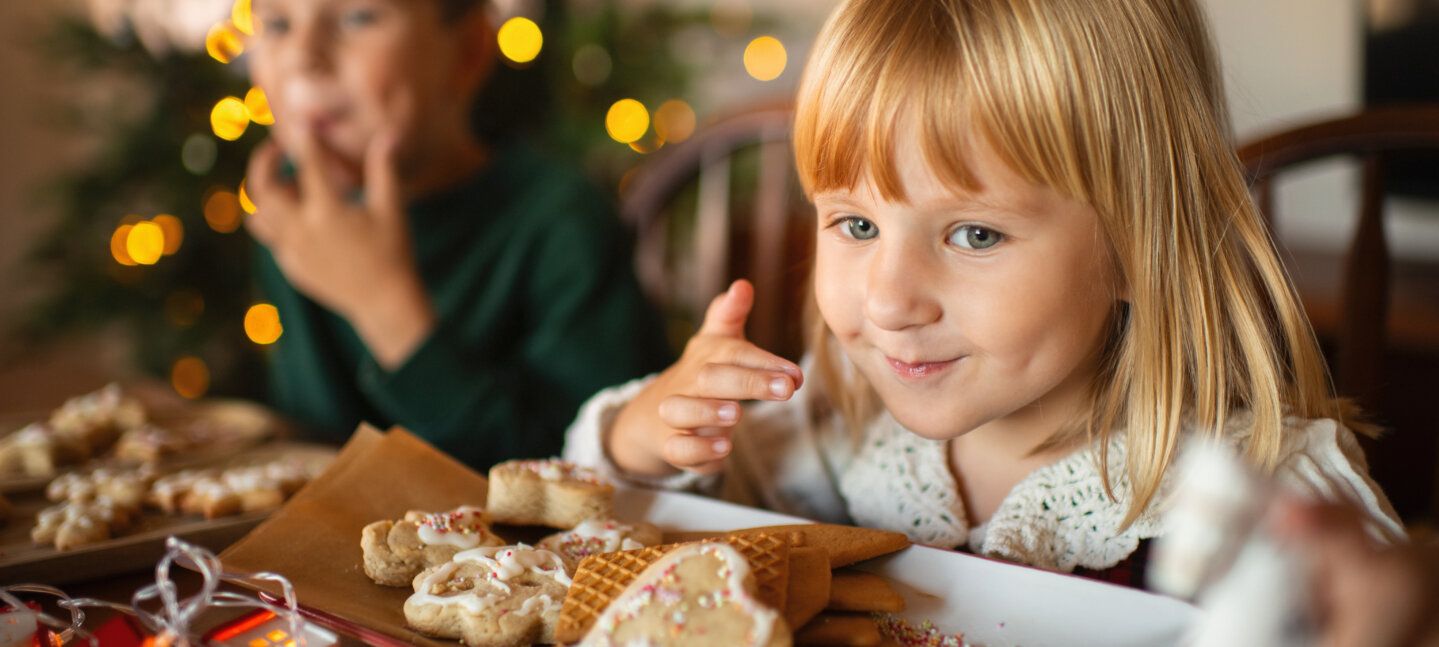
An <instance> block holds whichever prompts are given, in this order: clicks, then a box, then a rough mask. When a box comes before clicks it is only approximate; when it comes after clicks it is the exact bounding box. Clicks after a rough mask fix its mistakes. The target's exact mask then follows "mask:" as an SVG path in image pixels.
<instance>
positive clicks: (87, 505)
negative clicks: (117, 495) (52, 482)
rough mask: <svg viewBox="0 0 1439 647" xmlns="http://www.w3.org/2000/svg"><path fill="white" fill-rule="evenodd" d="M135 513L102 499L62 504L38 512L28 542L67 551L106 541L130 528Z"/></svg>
mask: <svg viewBox="0 0 1439 647" xmlns="http://www.w3.org/2000/svg"><path fill="white" fill-rule="evenodd" d="M135 513H136V510H134V509H132V508H127V507H124V506H119V505H116V504H115V502H114V501H111V500H109V499H107V498H105V497H96V498H94V499H91V500H88V501H65V502H63V503H60V504H57V505H54V506H51V507H49V508H45V509H44V510H41V511H40V513H39V514H37V515H36V516H35V528H34V529H33V530H31V531H30V539H31V540H32V541H34V542H35V543H36V544H54V546H55V548H56V549H57V550H70V549H72V548H79V547H81V546H88V545H90V544H94V543H99V542H102V541H105V540H107V539H109V538H111V537H113V536H115V535H118V534H120V533H123V532H124V531H125V530H126V529H128V528H129V527H130V522H131V521H132V520H133V517H134V515H135Z"/></svg>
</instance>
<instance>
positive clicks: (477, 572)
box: [405, 544, 570, 647]
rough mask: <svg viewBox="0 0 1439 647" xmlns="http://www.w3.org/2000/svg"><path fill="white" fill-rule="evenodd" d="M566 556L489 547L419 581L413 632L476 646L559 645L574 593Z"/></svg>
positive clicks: (409, 616) (409, 606)
mask: <svg viewBox="0 0 1439 647" xmlns="http://www.w3.org/2000/svg"><path fill="white" fill-rule="evenodd" d="M569 586H570V578H569V576H568V575H566V574H565V568H564V562H563V561H562V560H560V556H559V555H556V554H554V553H552V552H550V551H547V550H538V549H535V548H531V547H529V546H525V545H523V544H521V545H517V546H485V547H481V548H473V549H470V550H466V551H462V552H460V553H457V554H456V555H455V557H454V559H453V560H451V561H449V562H447V563H445V564H441V565H439V566H433V567H431V568H428V569H426V570H425V571H424V572H422V573H420V574H419V575H418V576H416V577H415V581H414V587H415V593H414V595H411V596H410V597H409V599H407V600H405V622H406V623H407V624H408V625H409V626H410V628H412V629H415V630H417V631H420V632H422V633H425V634H428V635H431V636H436V637H439V638H450V639H455V638H458V639H460V640H461V641H463V642H464V643H465V644H466V645H471V647H488V646H496V647H498V646H500V645H528V644H531V643H553V642H554V641H555V640H554V634H555V623H556V621H557V620H558V618H559V613H560V604H561V601H563V600H564V597H565V592H566V591H568V590H569Z"/></svg>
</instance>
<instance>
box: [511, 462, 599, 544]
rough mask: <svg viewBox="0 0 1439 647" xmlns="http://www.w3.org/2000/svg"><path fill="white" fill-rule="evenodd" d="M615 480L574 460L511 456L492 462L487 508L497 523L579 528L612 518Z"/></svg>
mask: <svg viewBox="0 0 1439 647" xmlns="http://www.w3.org/2000/svg"><path fill="white" fill-rule="evenodd" d="M614 506H615V486H614V485H612V484H610V483H609V482H607V481H605V480H604V479H603V478H601V477H600V476H599V474H597V473H595V472H593V471H591V470H589V469H586V468H584V467H580V466H578V465H575V464H574V463H571V462H569V461H564V460H560V459H558V458H551V459H547V460H512V461H506V462H503V463H500V464H498V465H496V466H494V467H492V468H490V491H489V500H488V501H487V503H486V506H485V507H486V508H487V509H488V510H489V511H490V514H491V515H493V516H494V518H495V522H496V523H505V524H515V525H526V526H529V525H533V526H549V527H551V528H559V529H568V528H574V527H575V526H578V525H580V524H581V523H583V522H585V521H590V520H592V519H613V518H614V516H615V515H614Z"/></svg>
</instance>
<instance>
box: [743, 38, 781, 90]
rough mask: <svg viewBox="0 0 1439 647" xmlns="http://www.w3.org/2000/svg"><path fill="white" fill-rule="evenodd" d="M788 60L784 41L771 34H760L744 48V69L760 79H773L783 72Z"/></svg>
mask: <svg viewBox="0 0 1439 647" xmlns="http://www.w3.org/2000/svg"><path fill="white" fill-rule="evenodd" d="M788 62H789V59H788V58H787V56H786V54H785V51H784V43H781V42H779V40H778V39H776V38H774V37H773V36H760V37H759V38H756V39H754V40H752V41H750V43H749V46H748V47H746V48H744V69H745V71H746V72H749V75H750V76H752V77H754V78H756V79H759V80H761V81H773V80H775V79H777V78H779V75H781V74H784V68H785V65H786V64H787V63H788Z"/></svg>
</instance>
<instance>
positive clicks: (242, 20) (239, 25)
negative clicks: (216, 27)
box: [230, 0, 255, 36]
mask: <svg viewBox="0 0 1439 647" xmlns="http://www.w3.org/2000/svg"><path fill="white" fill-rule="evenodd" d="M230 20H231V21H232V22H234V23H235V29H238V30H240V33H242V34H245V35H246V36H253V35H254V34H255V16H254V14H252V13H250V0H235V6H234V8H232V9H230Z"/></svg>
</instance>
